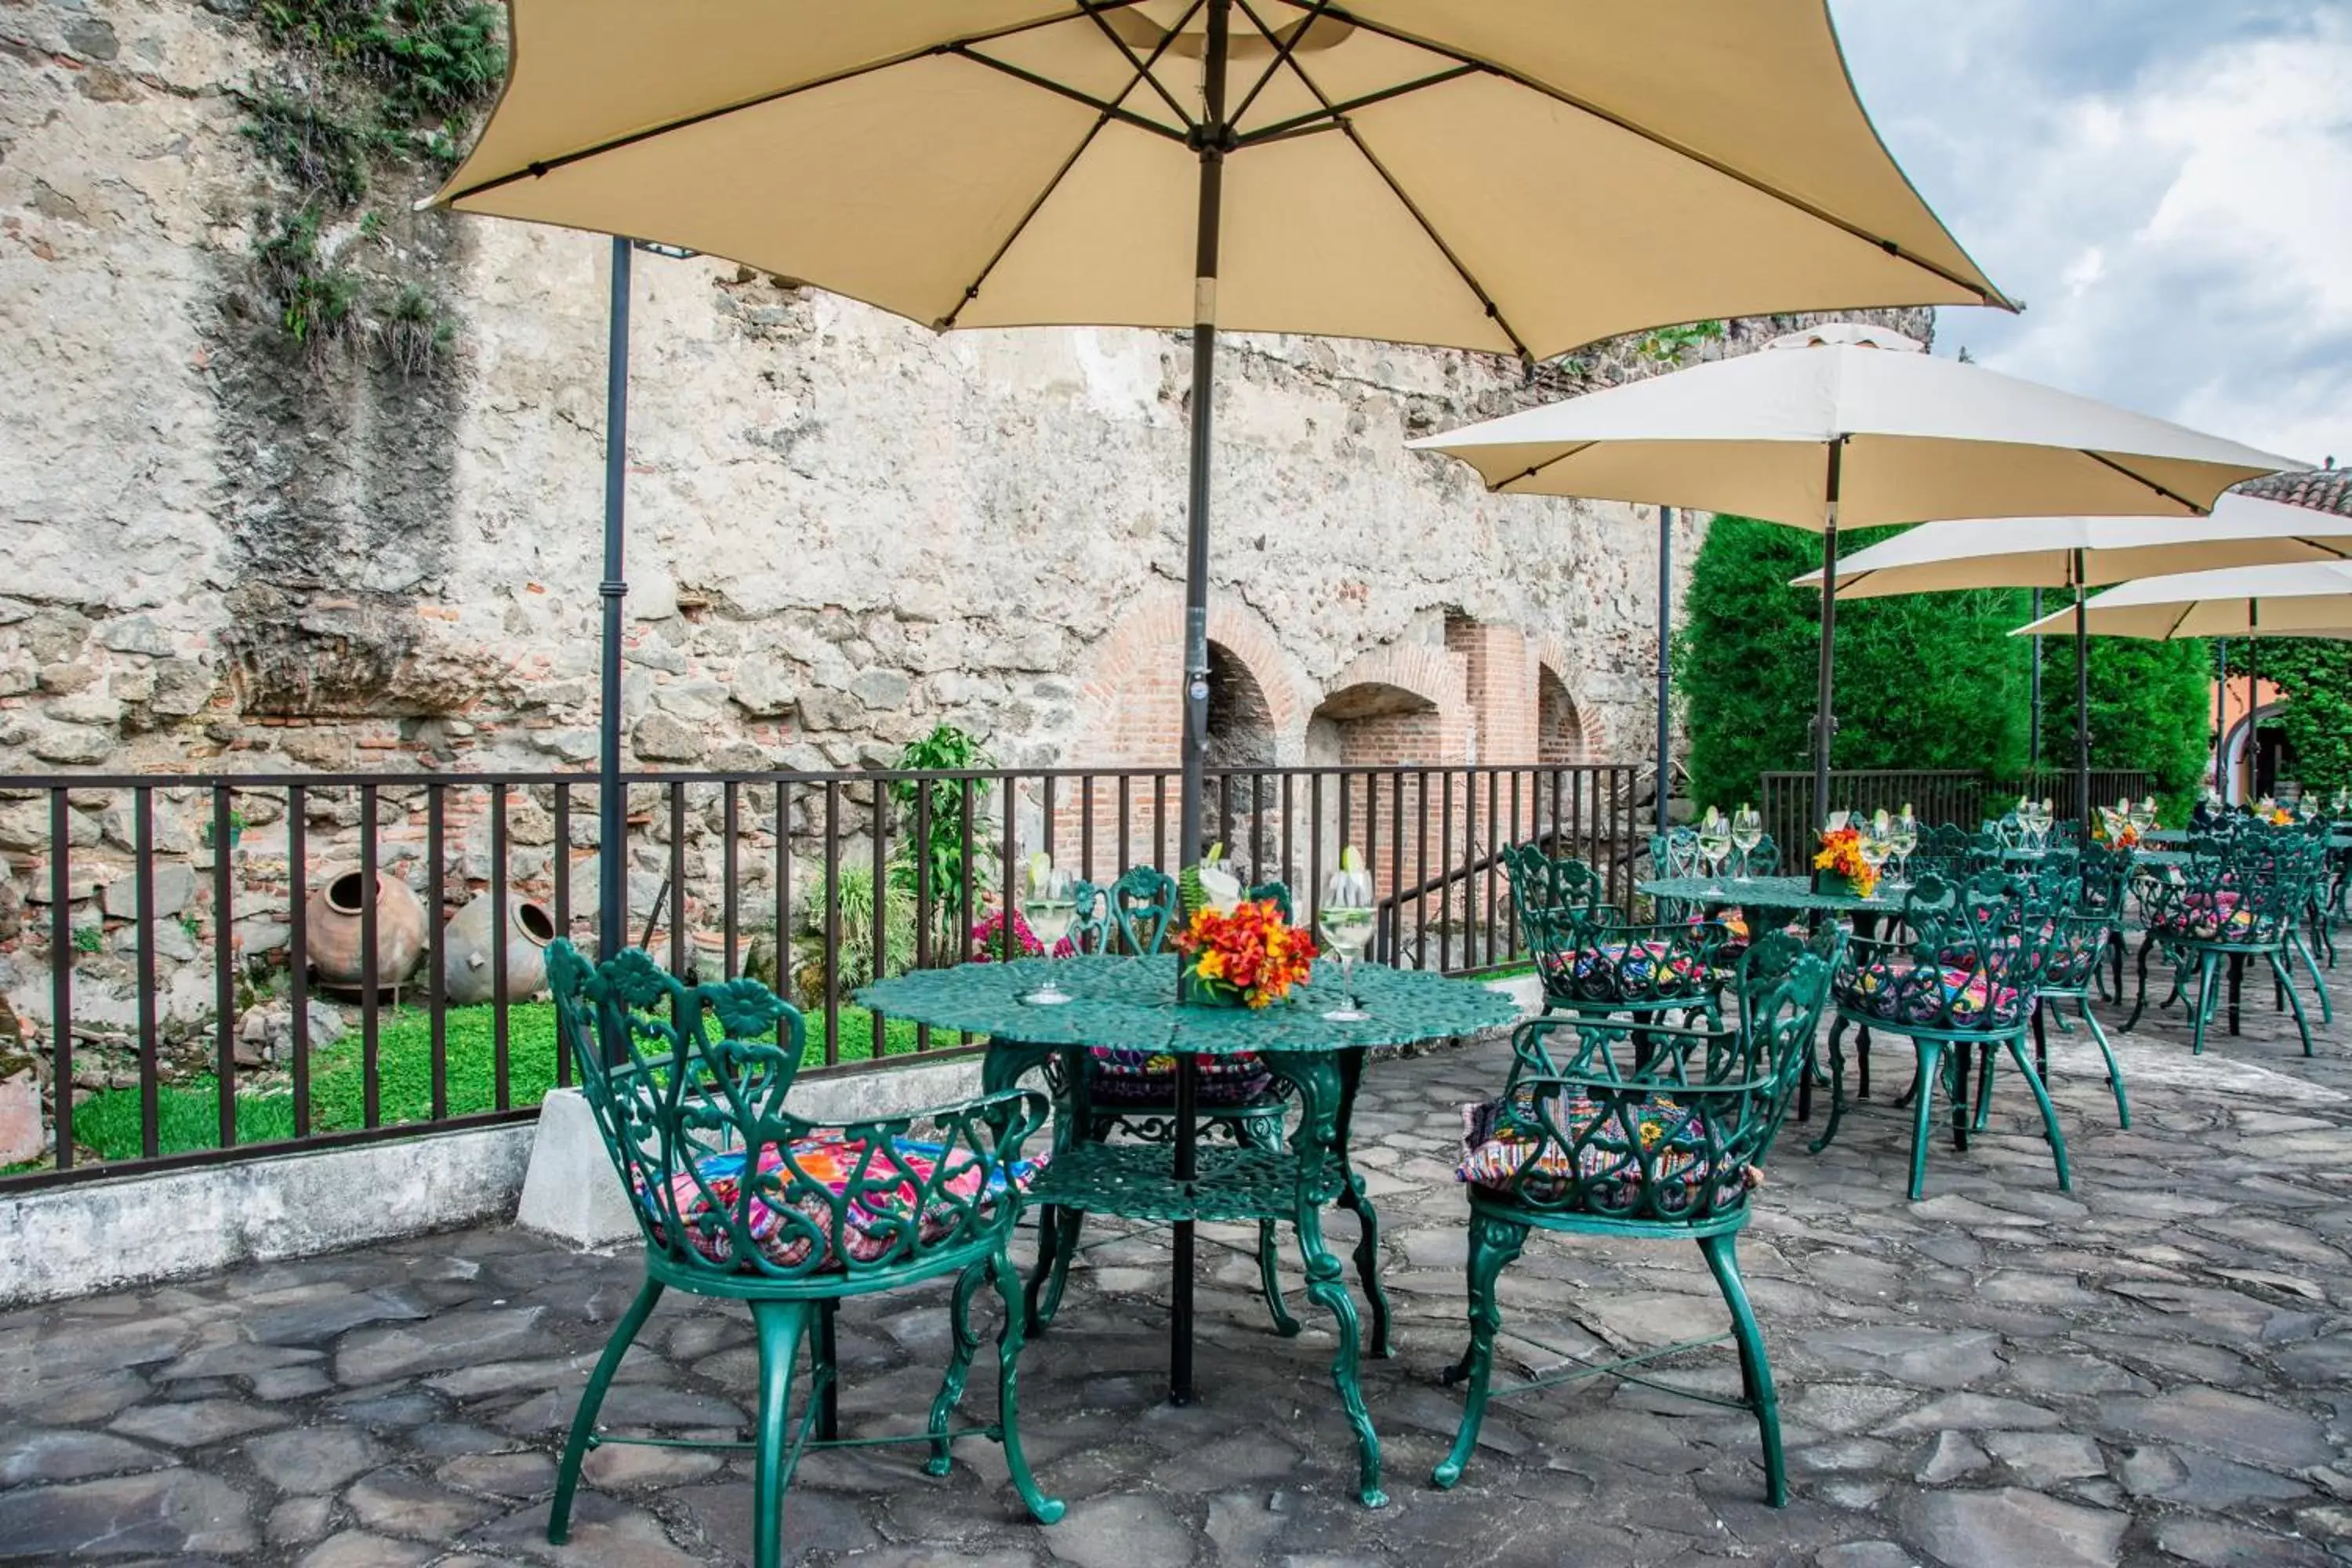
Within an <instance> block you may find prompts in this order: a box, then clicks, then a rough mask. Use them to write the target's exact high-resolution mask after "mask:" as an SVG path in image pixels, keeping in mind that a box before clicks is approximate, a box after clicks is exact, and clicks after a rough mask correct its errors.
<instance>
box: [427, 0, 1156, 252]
mask: <svg viewBox="0 0 2352 1568" xmlns="http://www.w3.org/2000/svg"><path fill="white" fill-rule="evenodd" d="M1141 4H1142V0H1078V5H1077V8H1076V9H1075V10H1070V11H1064V12H1059V13H1056V14H1055V15H1054V16H1036V17H1032V18H1031V19H1030V20H1028V21H1026V22H1014V23H1012V24H1010V25H1009V26H1003V27H998V28H995V29H993V30H992V31H989V32H983V33H975V34H973V35H972V36H971V37H967V38H958V39H956V40H954V41H953V42H952V43H945V44H925V45H923V46H922V47H919V48H912V49H908V50H906V51H905V52H903V53H901V54H896V55H892V56H890V57H889V58H887V59H879V60H868V61H867V62H866V63H865V64H864V65H857V66H851V67H849V68H847V69H845V70H837V71H835V72H833V73H832V74H830V75H828V76H821V77H815V78H812V79H810V80H807V81H798V82H794V83H793V84H792V85H791V86H790V87H780V88H778V89H776V90H775V91H773V92H762V93H759V94H756V95H754V96H753V97H751V98H746V99H741V100H737V101H736V102H733V103H722V104H720V105H719V107H718V108H716V109H705V110H698V111H697V112H695V113H693V114H686V115H680V116H679V117H678V118H677V119H676V120H666V121H662V123H660V124H659V125H650V126H647V127H646V129H644V130H643V131H632V132H629V133H628V134H627V135H625V136H615V137H613V138H611V139H609V140H607V141H604V142H591V143H590V144H589V145H587V146H585V147H578V148H574V149H573V150H572V151H571V152H569V153H557V154H555V155H554V156H553V157H551V158H534V159H532V160H531V161H530V163H526V164H524V165H523V166H522V167H521V168H520V169H510V170H509V171H508V172H507V173H505V174H499V175H495V176H493V177H492V178H490V179H487V180H484V181H481V182H480V183H479V184H471V185H467V187H466V188H465V189H464V190H462V191H452V192H451V193H450V194H449V195H448V197H447V200H446V203H445V204H444V205H449V206H455V205H457V203H459V202H462V201H466V200H467V199H469V198H470V197H474V196H479V195H488V194H489V193H490V192H492V191H495V190H500V189H503V188H504V187H506V186H508V185H511V184H515V183H517V182H518V181H521V180H536V179H540V178H541V177H543V176H544V175H547V174H552V173H554V172H555V171H556V170H558V169H562V168H567V167H569V166H570V165H572V164H573V163H585V162H586V161H587V160H589V159H591V158H597V157H602V156H603V155H604V154H605V153H618V152H620V151H622V150H623V149H625V148H628V147H634V146H635V145H636V144H637V143H638V142H651V141H654V140H655V139H656V138H658V137H662V136H667V135H668V134H669V133H670V132H673V131H690V130H692V129H693V128H694V127H696V126H698V125H704V124H708V123H709V122H710V121H714V120H724V119H726V118H727V117H728V116H729V115H730V114H740V113H741V112H742V111H743V110H748V109H760V108H763V107H765V106H766V105H768V104H771V103H781V102H782V101H783V100H785V99H788V98H797V97H799V96H800V95H801V94H802V93H804V92H814V91H815V90H816V89H818V88H822V87H835V86H838V85H839V84H840V83H842V82H845V81H856V79H858V78H860V77H866V76H872V75H873V74H874V73H875V72H877V71H886V70H888V69H889V68H892V67H893V66H903V65H907V64H909V63H911V62H912V61H915V60H919V59H923V58H928V57H929V56H933V55H945V54H953V53H955V52H956V51H957V50H959V49H962V48H966V47H970V46H971V45H973V44H990V43H994V42H995V41H996V40H997V39H999V38H1010V37H1016V36H1018V35H1020V34H1022V33H1034V32H1035V31H1037V30H1038V29H1039V28H1042V27H1057V26H1061V25H1062V24H1063V23H1065V22H1069V21H1075V20H1076V18H1077V17H1078V16H1082V15H1083V16H1092V15H1095V14H1097V13H1098V12H1101V11H1111V10H1123V9H1125V8H1127V7H1129V6H1130V5H1141ZM1144 123H1145V124H1146V125H1149V126H1150V127H1151V129H1153V130H1155V131H1159V132H1163V133H1164V132H1166V130H1167V127H1165V126H1162V125H1159V124H1155V123H1154V122H1152V121H1149V120H1147V121H1144Z"/></svg>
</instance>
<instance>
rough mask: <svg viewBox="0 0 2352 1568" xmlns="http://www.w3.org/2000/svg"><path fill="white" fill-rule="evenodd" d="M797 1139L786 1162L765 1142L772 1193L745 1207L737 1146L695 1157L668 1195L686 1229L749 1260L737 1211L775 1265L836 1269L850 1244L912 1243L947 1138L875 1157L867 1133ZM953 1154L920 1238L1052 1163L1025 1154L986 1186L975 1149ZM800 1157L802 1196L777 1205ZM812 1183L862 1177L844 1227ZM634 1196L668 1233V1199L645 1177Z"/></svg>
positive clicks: (701, 1249) (705, 1251) (847, 1184)
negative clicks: (910, 1227) (740, 1243)
mask: <svg viewBox="0 0 2352 1568" xmlns="http://www.w3.org/2000/svg"><path fill="white" fill-rule="evenodd" d="M790 1147H791V1151H792V1166H787V1165H786V1164H785V1163H784V1156H783V1153H782V1150H780V1149H779V1147H778V1146H777V1145H775V1144H773V1143H771V1144H769V1145H768V1146H767V1147H766V1148H765V1149H763V1150H761V1154H760V1166H759V1174H760V1176H761V1177H772V1179H773V1181H774V1184H775V1186H774V1189H773V1192H772V1194H762V1193H761V1192H759V1191H757V1190H755V1191H754V1194H753V1195H752V1197H751V1202H750V1204H749V1205H748V1207H739V1204H740V1199H741V1196H742V1183H743V1166H744V1154H743V1152H742V1151H741V1150H740V1149H737V1150H729V1151H726V1152H722V1153H717V1154H709V1155H706V1156H704V1157H703V1158H702V1159H700V1160H698V1161H697V1162H695V1164H694V1167H693V1169H692V1170H690V1171H685V1172H681V1173H678V1174H677V1175H676V1176H674V1177H672V1178H671V1179H670V1184H669V1197H670V1203H671V1205H673V1206H674V1207H675V1208H676V1210H677V1220H678V1224H679V1226H680V1227H681V1228H682V1229H683V1230H684V1231H685V1236H684V1238H683V1239H684V1240H685V1243H686V1245H687V1246H688V1247H692V1248H693V1249H694V1250H695V1251H696V1252H698V1253H699V1254H701V1255H702V1256H703V1257H704V1258H708V1259H709V1261H711V1262H713V1263H716V1264H719V1265H721V1266H725V1265H728V1264H730V1263H732V1264H734V1265H735V1266H736V1267H739V1268H751V1267H752V1265H751V1264H750V1263H749V1262H746V1261H741V1260H739V1259H737V1258H736V1257H735V1227H734V1226H733V1225H732V1224H731V1223H730V1221H731V1220H733V1219H734V1218H735V1217H737V1216H738V1215H742V1216H743V1217H744V1218H745V1220H746V1225H747V1228H748V1229H749V1230H750V1232H751V1241H752V1244H753V1245H754V1246H755V1247H758V1248H759V1250H760V1253H761V1256H762V1257H763V1258H766V1259H767V1261H768V1262H769V1263H770V1264H772V1265H773V1266H774V1267H776V1268H788V1269H793V1270H797V1271H802V1272H819V1271H823V1270H826V1269H838V1268H843V1267H844V1262H843V1255H844V1254H846V1255H847V1256H848V1257H849V1258H854V1259H856V1261H858V1262H860V1263H870V1262H872V1261H874V1260H875V1259H877V1258H882V1257H884V1256H886V1255H887V1254H888V1253H889V1252H890V1251H891V1250H892V1249H894V1248H897V1247H902V1246H904V1245H906V1240H907V1220H908V1216H909V1215H910V1214H911V1213H912V1211H913V1210H914V1208H915V1205H917V1204H918V1203H919V1201H920V1199H921V1194H922V1193H923V1191H924V1189H925V1188H926V1186H927V1185H929V1183H930V1180H931V1177H932V1174H933V1173H934V1172H935V1171H937V1170H938V1168H939V1164H940V1158H941V1155H942V1149H941V1146H940V1144H937V1143H927V1142H922V1141H921V1140H919V1139H915V1138H907V1137H898V1138H894V1139H892V1140H891V1143H890V1147H888V1148H887V1149H876V1150H874V1151H873V1152H872V1158H871V1159H870V1160H869V1159H868V1158H867V1149H866V1141H865V1140H863V1139H858V1138H850V1137H846V1136H845V1135H843V1134H842V1133H840V1132H838V1131H824V1132H819V1133H816V1134H814V1135H813V1136H810V1137H807V1138H803V1139H800V1140H799V1141H797V1142H793V1144H792V1145H791V1146H790ZM953 1158H954V1160H955V1162H956V1163H955V1164H953V1165H951V1166H950V1169H949V1172H948V1174H947V1177H946V1179H945V1180H944V1181H943V1182H942V1183H940V1185H939V1186H938V1187H936V1188H932V1189H931V1190H932V1192H933V1197H932V1200H931V1202H930V1203H929V1205H926V1206H925V1208H924V1211H923V1214H922V1215H921V1218H920V1223H919V1233H918V1234H919V1241H920V1242H921V1243H929V1242H932V1241H937V1240H938V1239H940V1237H944V1236H947V1235H949V1234H950V1233H951V1232H953V1231H954V1230H955V1229H956V1228H957V1226H960V1225H961V1224H963V1223H964V1222H965V1219H966V1214H965V1211H964V1209H963V1208H962V1207H961V1205H962V1204H965V1203H969V1202H970V1201H971V1199H972V1198H973V1197H974V1196H978V1197H979V1199H980V1205H979V1206H980V1210H981V1212H982V1214H983V1215H985V1214H987V1213H988V1212H990V1211H991V1210H992V1209H993V1208H994V1207H995V1206H996V1200H997V1199H998V1198H999V1197H1001V1196H1002V1195H1003V1194H1004V1193H1005V1192H1006V1191H1007V1190H1008V1189H1010V1190H1012V1191H1013V1192H1015V1193H1020V1192H1025V1191H1027V1190H1028V1188H1029V1185H1030V1184H1031V1183H1032V1182H1034V1180H1035V1179H1036V1176H1037V1173H1038V1172H1039V1171H1040V1170H1041V1169H1042V1168H1043V1167H1044V1165H1045V1162H1044V1161H1043V1160H1023V1161H1019V1162H1017V1163H1014V1164H1013V1165H1012V1166H1010V1167H1006V1168H1002V1169H999V1170H998V1171H996V1172H994V1173H992V1174H991V1175H990V1176H989V1177H988V1178H987V1181H986V1184H985V1185H986V1190H985V1192H983V1191H982V1174H981V1163H980V1162H979V1161H978V1160H977V1159H975V1158H974V1157H973V1156H972V1154H971V1151H970V1150H961V1151H960V1152H958V1153H957V1154H956V1155H955V1156H953ZM793 1166H796V1167H798V1170H799V1173H800V1176H801V1177H804V1178H805V1179H806V1181H805V1183H803V1184H800V1187H801V1190H800V1194H799V1195H798V1197H797V1199H795V1200H793V1201H786V1202H782V1205H781V1206H771V1205H770V1203H769V1202H768V1201H767V1200H768V1196H770V1195H772V1196H774V1197H775V1198H777V1199H779V1200H783V1199H786V1198H788V1196H789V1195H790V1194H792V1192H793V1187H794V1186H795V1184H796V1179H795V1177H794V1175H793ZM808 1184H815V1185H819V1186H822V1187H824V1189H825V1190H826V1191H828V1192H830V1193H832V1194H835V1196H836V1197H837V1196H838V1195H839V1194H844V1193H846V1192H848V1191H849V1190H850V1189H851V1187H852V1185H853V1184H855V1186H856V1189H857V1195H856V1197H855V1198H854V1199H852V1200H851V1201H850V1202H849V1203H847V1204H846V1205H842V1207H841V1212H842V1213H843V1215H845V1221H846V1223H845V1226H843V1228H844V1230H845V1232H846V1234H845V1235H840V1236H836V1235H835V1234H834V1215H835V1205H832V1204H829V1203H827V1202H826V1201H825V1199H824V1196H822V1195H821V1194H818V1193H816V1192H814V1191H810V1190H808ZM637 1201H638V1202H639V1203H640V1204H641V1205H644V1207H645V1209H646V1213H647V1215H650V1216H651V1218H652V1222H653V1229H654V1231H655V1232H656V1234H657V1235H658V1234H661V1233H662V1232H663V1231H664V1230H665V1228H666V1226H667V1216H666V1215H664V1214H663V1213H662V1205H660V1204H658V1203H656V1201H655V1199H654V1196H653V1194H652V1193H650V1192H648V1191H646V1190H645V1189H644V1188H643V1187H640V1188H639V1190H638V1192H637ZM817 1247H824V1258H823V1260H822V1261H820V1262H819V1263H817V1264H816V1265H815V1267H814V1269H812V1268H809V1267H808V1262H809V1257H810V1254H811V1253H812V1252H814V1250H815V1249H816V1248H817Z"/></svg>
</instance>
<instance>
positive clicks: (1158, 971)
mask: <svg viewBox="0 0 2352 1568" xmlns="http://www.w3.org/2000/svg"><path fill="white" fill-rule="evenodd" d="M1176 966H1177V961H1176V958H1175V956H1174V955H1173V954H1168V955H1163V956H1159V957H1152V958H1108V957H1103V956H1101V955H1099V954H1095V955H1088V956H1086V957H1081V958H1024V959H1018V960H1015V961H1014V962H1013V963H960V964H957V965H956V966H955V967H954V968H952V969H924V970H918V971H916V972H915V973H912V974H902V975H900V976H898V978H896V979H893V980H882V981H877V982H876V983H875V984H871V985H868V986H866V987H864V988H863V989H862V990H860V991H859V992H858V993H857V995H856V1001H857V1004H858V1005H860V1006H862V1007H870V1008H872V1009H873V1010H874V1011H876V1012H877V1013H881V1014H884V1015H886V1016H889V1017H894V1018H908V1019H911V1020H913V1021H914V1022H916V1023H919V1024H929V1025H930V1026H933V1027H934V1028H942V1029H957V1030H961V1032H963V1033H965V1034H968V1035H996V1036H1002V1037H1005V1038H1008V1039H1016V1040H1021V1041H1024V1042H1026V1043H1028V1044H1031V1045H1040V1046H1115V1047H1119V1048H1121V1049H1125V1050H1149V1051H1166V1052H1169V1053H1171V1054H1175V1055H1192V1056H1220V1055H1223V1054H1226V1053H1229V1052H1234V1051H1341V1050H1353V1049H1357V1048H1359V1047H1365V1046H1400V1045H1404V1044H1407V1043H1409V1042H1411V1041H1414V1040H1428V1039H1436V1038H1440V1037H1444V1036H1448V1035H1470V1034H1476V1033H1479V1032H1480V1031H1482V1030H1486V1029H1494V1028H1500V1027H1502V1026H1505V1025H1507V1024H1509V1023H1512V1022H1514V1021H1515V1020H1516V1019H1517V1017H1518V1008H1517V1005H1516V1004H1514V1003H1513V1002H1512V1000H1511V999H1510V998H1509V997H1508V996H1506V995H1504V994H1501V993H1499V992H1496V991H1491V990H1489V989H1487V988H1486V985H1484V984H1481V983H1479V982H1477V981H1475V980H1454V979H1451V978H1449V977H1447V976H1445V975H1443V974H1433V973H1426V972H1423V971H1420V970H1412V969H1391V968H1389V967H1388V966H1387V965H1385V964H1378V963H1359V964H1357V965H1356V969H1355V975H1354V979H1353V981H1352V983H1351V984H1349V985H1347V986H1345V987H1342V986H1341V985H1340V984H1339V966H1338V965H1337V964H1335V963H1328V962H1325V963H1318V964H1317V965H1316V966H1315V973H1314V977H1313V978H1312V979H1310V980H1308V981H1307V983H1306V984H1301V985H1297V986H1295V987H1293V988H1292V990H1291V993H1290V999H1289V1000H1288V1001H1286V1002H1283V1003H1277V1004H1276V1005H1274V1006H1271V1007H1265V1008H1261V1009H1257V1010H1255V1011H1253V1010H1252V1009H1250V1008H1246V1007H1202V1006H1181V1005H1178V1004H1177V1001H1176ZM1049 976H1050V977H1051V978H1052V980H1053V981H1054V983H1055V984H1056V985H1058V986H1060V987H1061V988H1062V990H1063V991H1065V992H1066V993H1067V994H1069V995H1070V996H1071V997H1072V998H1074V999H1073V1000H1072V1001H1069V1002H1066V1003H1064V1004H1061V1005H1055V1006H1038V1005H1034V1004H1032V1003H1028V1002H1024V1001H1023V1000H1022V998H1023V997H1024V996H1025V995H1026V994H1029V993H1030V992H1032V991H1034V990H1035V989H1037V987H1038V986H1039V985H1040V984H1043V983H1044V982H1045V980H1046V979H1047V978H1048V977H1049ZM1349 993H1352V994H1354V995H1355V997H1356V999H1357V1005H1359V1007H1360V1009H1361V1010H1362V1011H1364V1012H1366V1013H1369V1014H1370V1015H1371V1016H1370V1017H1369V1018H1366V1019H1363V1020H1361V1021H1360V1022H1336V1021H1334V1020H1332V1019H1329V1018H1326V1017H1324V1016H1323V1015H1324V1013H1325V1012H1327V1011H1328V1010H1330V1009H1332V1008H1335V1007H1338V1006H1339V1005H1340V1004H1341V1002H1342V1001H1343V1000H1344V999H1345V997H1346V996H1347V994H1349Z"/></svg>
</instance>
